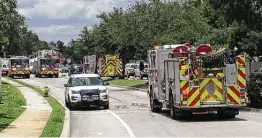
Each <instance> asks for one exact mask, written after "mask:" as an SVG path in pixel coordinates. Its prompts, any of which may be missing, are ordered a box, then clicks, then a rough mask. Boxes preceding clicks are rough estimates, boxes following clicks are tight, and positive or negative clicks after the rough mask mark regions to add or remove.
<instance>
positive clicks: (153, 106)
mask: <svg viewBox="0 0 262 138" xmlns="http://www.w3.org/2000/svg"><path fill="white" fill-rule="evenodd" d="M157 104H159V103H158V101H157V100H154V99H153V97H152V96H150V108H151V111H152V112H154V113H159V112H161V110H162V109H161V107H156V105H157Z"/></svg>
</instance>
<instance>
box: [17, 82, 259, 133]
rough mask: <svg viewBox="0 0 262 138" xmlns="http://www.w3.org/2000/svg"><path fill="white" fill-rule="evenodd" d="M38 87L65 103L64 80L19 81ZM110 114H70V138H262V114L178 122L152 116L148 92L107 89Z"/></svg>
mask: <svg viewBox="0 0 262 138" xmlns="http://www.w3.org/2000/svg"><path fill="white" fill-rule="evenodd" d="M20 80H22V81H24V82H26V83H29V84H32V85H34V86H37V87H42V88H43V87H44V85H48V86H49V87H51V93H52V95H54V97H55V98H57V99H59V100H60V101H62V102H63V103H64V84H65V83H66V81H67V79H65V78H35V77H31V79H20ZM108 89H109V91H110V110H103V109H90V110H81V111H71V112H70V115H71V120H70V121H71V122H70V125H71V126H70V127H71V137H181V136H187V137H191V136H192V137H193V136H195V137H210V136H213V137H226V136H227V137H232V136H234V137H240V136H241V137H248V136H254V137H256V136H260V137H262V114H261V113H252V112H245V111H242V112H240V115H238V116H237V117H236V118H235V119H230V120H221V119H217V117H216V116H215V115H198V116H194V118H192V119H188V120H183V121H176V120H172V119H171V118H170V117H169V113H168V111H163V113H152V112H151V111H150V109H149V100H148V97H147V94H146V93H145V92H139V91H133V90H132V91H131V90H126V89H124V88H117V87H111V86H108Z"/></svg>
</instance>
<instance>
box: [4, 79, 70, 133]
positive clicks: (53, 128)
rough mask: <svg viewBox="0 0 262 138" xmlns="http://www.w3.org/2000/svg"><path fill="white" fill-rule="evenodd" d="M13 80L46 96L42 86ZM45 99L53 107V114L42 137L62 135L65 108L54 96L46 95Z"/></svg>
mask: <svg viewBox="0 0 262 138" xmlns="http://www.w3.org/2000/svg"><path fill="white" fill-rule="evenodd" d="M8 79H10V78H8ZM12 80H13V81H15V82H17V83H20V84H21V85H24V86H26V87H29V88H31V89H33V90H35V91H36V92H38V93H40V94H41V95H42V96H44V91H42V90H41V89H40V88H37V87H34V86H32V85H29V84H27V83H24V82H21V81H19V80H14V79H12ZM45 99H46V100H47V101H48V103H49V104H50V106H51V107H52V114H51V116H50V118H49V120H48V123H47V125H46V127H45V129H44V131H43V133H42V135H41V137H60V135H61V133H62V131H63V126H64V117H65V108H64V107H63V106H62V105H61V104H60V103H59V102H58V101H57V100H56V99H55V98H53V97H52V96H48V97H45Z"/></svg>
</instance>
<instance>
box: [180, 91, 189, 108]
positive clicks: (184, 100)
mask: <svg viewBox="0 0 262 138" xmlns="http://www.w3.org/2000/svg"><path fill="white" fill-rule="evenodd" d="M182 95H183V99H182V101H181V102H182V104H183V105H187V99H188V94H187V91H186V90H182Z"/></svg>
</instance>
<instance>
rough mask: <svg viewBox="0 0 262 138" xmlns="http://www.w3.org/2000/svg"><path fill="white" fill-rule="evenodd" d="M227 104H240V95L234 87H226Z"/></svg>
mask: <svg viewBox="0 0 262 138" xmlns="http://www.w3.org/2000/svg"><path fill="white" fill-rule="evenodd" d="M227 100H228V101H227V102H228V103H229V104H240V93H239V91H238V89H237V87H235V86H228V87H227Z"/></svg>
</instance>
